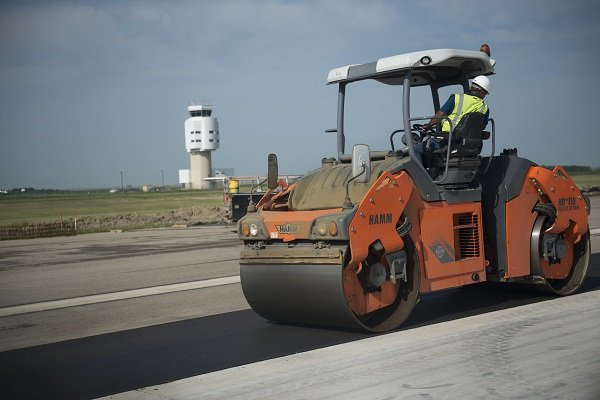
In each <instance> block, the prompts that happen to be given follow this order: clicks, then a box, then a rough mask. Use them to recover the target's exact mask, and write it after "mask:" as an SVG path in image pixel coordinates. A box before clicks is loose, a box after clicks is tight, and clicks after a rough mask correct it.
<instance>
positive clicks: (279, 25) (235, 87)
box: [0, 0, 600, 189]
mask: <svg viewBox="0 0 600 400" xmlns="http://www.w3.org/2000/svg"><path fill="white" fill-rule="evenodd" d="M599 4H600V3H598V2H597V1H583V0H571V1H568V2H567V1H559V0H534V1H527V0H517V1H513V0H505V1H482V0H479V1H471V0H454V1H452V2H448V1H438V0H433V1H358V0H348V1H342V0H339V1H335V0H334V1H317V0H315V1H282V0H265V1H241V0H238V1H227V0H225V1H102V2H97V1H78V2H73V1H38V2H36V1H4V2H2V3H0V188H4V189H7V188H13V187H36V188H76V187H118V186H120V171H123V175H124V179H125V183H126V184H132V185H142V184H160V181H161V170H163V171H164V176H165V183H167V184H176V183H177V179H178V174H177V171H178V169H180V168H188V167H189V158H188V155H187V153H186V152H185V146H184V133H183V122H184V120H185V118H186V116H187V115H186V107H187V105H188V104H189V102H190V101H196V102H201V101H209V102H211V103H212V104H213V105H214V110H215V111H214V115H215V116H216V117H218V118H219V123H220V134H221V148H220V149H219V150H217V151H216V152H215V153H214V154H213V167H216V168H234V169H235V173H236V174H238V175H249V174H263V173H264V172H265V169H266V156H267V154H268V153H271V152H275V153H277V154H278V157H279V164H280V170H281V171H282V172H283V173H290V174H301V173H304V172H306V171H307V170H310V169H313V168H315V167H317V166H318V165H319V164H320V160H321V158H322V157H326V156H333V155H334V154H335V153H336V141H335V137H334V136H331V135H330V134H329V135H328V134H325V133H323V132H324V130H325V129H327V128H332V127H335V123H336V101H337V93H336V88H335V87H334V86H327V85H325V81H326V77H327V72H328V71H329V70H330V69H331V68H334V67H338V66H342V65H348V64H354V63H365V62H371V61H375V60H377V59H378V58H381V57H386V56H390V55H395V54H401V53H406V52H410V51H417V50H425V49H435V48H459V49H473V50H477V49H478V48H479V45H480V44H481V43H483V42H486V43H489V44H490V46H491V48H492V57H493V58H494V59H496V60H497V65H496V74H497V75H495V76H494V77H493V78H492V79H493V92H492V93H491V95H490V96H489V97H488V98H487V99H486V100H487V101H488V104H489V105H490V108H491V112H492V116H493V117H494V118H495V120H496V123H497V139H498V148H499V149H502V148H507V147H517V148H518V149H519V154H520V155H522V156H523V157H526V158H529V159H531V160H532V161H534V162H537V163H540V164H557V163H560V164H563V165H565V164H581V165H592V166H595V167H598V166H600V156H599V155H598V148H599V147H600V146H599V145H600V132H597V131H598V127H597V126H598V123H597V122H596V121H595V120H596V119H597V118H596V115H597V113H598V103H599V101H598V96H599V94H600V90H599V89H600V83H599V82H600V79H598V76H596V75H595V73H596V72H597V71H598V61H599V54H600V24H599V21H600V5H599ZM394 124H395V122H389V121H383V120H379V119H377V118H373V119H371V120H365V121H363V125H361V127H362V128H361V129H362V130H364V137H363V138H361V139H357V140H361V141H363V142H367V143H370V144H371V142H373V144H375V145H377V144H378V143H385V142H386V141H387V137H388V135H389V133H390V132H391V130H393V128H394ZM390 129H391V130H390ZM375 147H377V146H375Z"/></svg>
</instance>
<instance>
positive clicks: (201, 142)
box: [185, 104, 219, 189]
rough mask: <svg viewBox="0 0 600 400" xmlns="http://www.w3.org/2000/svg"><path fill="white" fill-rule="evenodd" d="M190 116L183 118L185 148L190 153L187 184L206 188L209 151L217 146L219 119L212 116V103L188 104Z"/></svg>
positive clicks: (193, 187) (209, 169)
mask: <svg viewBox="0 0 600 400" xmlns="http://www.w3.org/2000/svg"><path fill="white" fill-rule="evenodd" d="M187 109H188V112H189V113H190V117H189V118H188V119H186V120H185V149H186V150H187V152H188V153H189V154H190V170H189V175H190V176H189V186H190V188H191V189H208V188H210V187H211V185H212V182H210V181H207V180H204V178H208V177H210V175H211V168H212V165H211V152H212V151H215V150H216V149H218V148H219V121H217V119H216V118H215V117H213V116H212V111H213V107H212V105H207V104H202V105H191V106H188V108H187Z"/></svg>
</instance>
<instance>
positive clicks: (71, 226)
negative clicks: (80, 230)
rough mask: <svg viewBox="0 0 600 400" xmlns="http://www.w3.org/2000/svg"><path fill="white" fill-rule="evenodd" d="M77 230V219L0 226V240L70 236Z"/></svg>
mask: <svg viewBox="0 0 600 400" xmlns="http://www.w3.org/2000/svg"><path fill="white" fill-rule="evenodd" d="M76 230H77V221H76V220H68V221H59V222H50V223H40V224H24V225H9V226H0V240H12V239H33V238H38V237H51V236H72V235H75V233H76Z"/></svg>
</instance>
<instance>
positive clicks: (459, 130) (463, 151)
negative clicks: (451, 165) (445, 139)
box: [452, 112, 485, 157]
mask: <svg viewBox="0 0 600 400" xmlns="http://www.w3.org/2000/svg"><path fill="white" fill-rule="evenodd" d="M484 128H485V115H484V114H482V113H480V112H472V113H468V114H465V115H464V116H463V117H462V119H461V120H460V122H459V123H458V125H456V128H454V132H452V142H453V145H452V148H453V149H455V150H456V153H453V154H452V155H453V156H458V157H460V156H477V155H479V153H481V148H482V147H483V129H484Z"/></svg>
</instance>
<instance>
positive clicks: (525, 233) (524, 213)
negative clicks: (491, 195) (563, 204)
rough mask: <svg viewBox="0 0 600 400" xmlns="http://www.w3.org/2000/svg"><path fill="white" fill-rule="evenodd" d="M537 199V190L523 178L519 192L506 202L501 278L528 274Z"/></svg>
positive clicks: (536, 214)
mask: <svg viewBox="0 0 600 400" xmlns="http://www.w3.org/2000/svg"><path fill="white" fill-rule="evenodd" d="M538 201H539V196H538V194H537V191H536V190H535V188H534V187H533V184H532V183H531V181H530V180H529V179H525V181H524V182H523V186H522V187H521V192H520V194H519V195H518V196H517V197H515V198H514V199H512V200H510V201H508V202H507V203H506V260H507V262H506V265H505V266H504V267H505V268H504V271H505V273H504V276H503V278H516V277H519V276H526V275H529V274H530V271H531V267H530V253H531V248H530V244H531V231H532V229H533V224H534V222H535V219H536V218H537V216H538V213H537V212H535V211H533V207H534V206H535V205H536V203H537V202H538Z"/></svg>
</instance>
